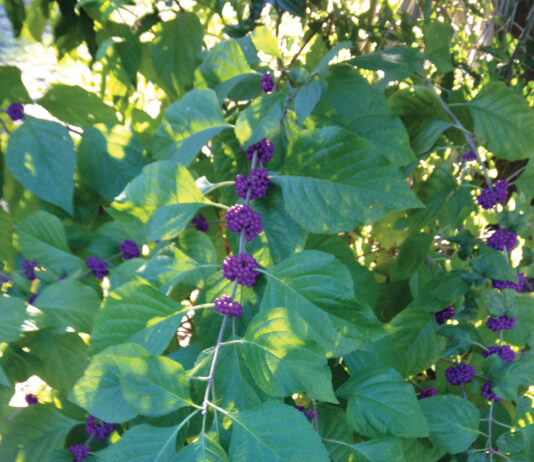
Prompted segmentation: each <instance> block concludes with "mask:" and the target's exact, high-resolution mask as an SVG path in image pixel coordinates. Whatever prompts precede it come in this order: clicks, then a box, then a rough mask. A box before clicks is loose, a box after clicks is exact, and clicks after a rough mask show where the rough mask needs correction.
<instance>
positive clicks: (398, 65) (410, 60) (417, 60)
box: [351, 47, 424, 81]
mask: <svg viewBox="0 0 534 462" xmlns="http://www.w3.org/2000/svg"><path fill="white" fill-rule="evenodd" d="M423 60H424V56H423V55H422V54H421V53H420V51H419V49H418V48H409V47H393V48H390V49H388V50H380V51H377V52H375V53H368V54H365V55H361V56H357V57H356V58H354V59H353V60H352V61H351V63H352V64H355V65H356V66H358V67H362V68H364V69H370V70H373V71H377V70H381V71H384V73H385V74H386V76H385V79H386V80H387V81H391V80H404V79H406V78H407V77H412V76H413V75H414V74H415V72H417V71H422V67H423Z"/></svg>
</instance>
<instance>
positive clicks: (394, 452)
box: [350, 438, 406, 462]
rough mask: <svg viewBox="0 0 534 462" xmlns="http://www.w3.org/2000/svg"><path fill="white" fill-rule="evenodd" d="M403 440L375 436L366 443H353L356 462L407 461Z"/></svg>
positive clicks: (351, 447) (352, 447) (352, 449)
mask: <svg viewBox="0 0 534 462" xmlns="http://www.w3.org/2000/svg"><path fill="white" fill-rule="evenodd" d="M401 441H402V440H401V439H399V438H374V439H371V440H369V441H365V442H364V443H358V444H351V445H350V449H351V451H352V453H353V454H354V457H355V459H354V461H355V462H405V461H406V459H405V458H404V451H403V448H402V442H401Z"/></svg>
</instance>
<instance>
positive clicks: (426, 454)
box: [402, 438, 445, 462]
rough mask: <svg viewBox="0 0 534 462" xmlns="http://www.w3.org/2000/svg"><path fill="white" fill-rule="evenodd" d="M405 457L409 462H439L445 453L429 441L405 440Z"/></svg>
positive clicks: (403, 443) (403, 442)
mask: <svg viewBox="0 0 534 462" xmlns="http://www.w3.org/2000/svg"><path fill="white" fill-rule="evenodd" d="M402 445H403V447H404V457H405V458H406V460H407V461H408V462H437V461H438V460H440V459H441V457H442V456H443V454H445V451H444V450H443V449H441V448H438V447H436V446H432V445H430V443H429V442H428V440H424V439H416V438H403V439H402Z"/></svg>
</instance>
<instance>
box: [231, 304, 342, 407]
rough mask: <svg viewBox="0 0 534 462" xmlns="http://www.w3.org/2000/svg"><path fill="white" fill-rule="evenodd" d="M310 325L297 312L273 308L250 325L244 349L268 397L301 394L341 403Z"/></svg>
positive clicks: (248, 362) (242, 345)
mask: <svg viewBox="0 0 534 462" xmlns="http://www.w3.org/2000/svg"><path fill="white" fill-rule="evenodd" d="M306 330H307V329H306V322H305V320H304V319H303V318H301V317H300V316H299V315H298V314H297V313H295V312H294V311H289V310H287V309H284V308H271V309H269V310H265V311H262V312H260V313H258V314H257V315H256V316H254V318H253V319H252V320H251V321H250V323H249V325H248V327H247V331H246V333H245V336H244V337H243V340H242V344H241V349H242V350H243V354H244V357H245V361H246V363H247V364H248V367H249V369H250V371H251V372H252V377H254V380H255V381H256V384H257V385H258V386H259V387H260V388H261V389H262V390H263V391H264V392H265V393H266V394H268V395H270V396H276V397H285V396H290V395H291V394H293V393H296V392H298V391H299V390H300V391H303V392H306V393H307V394H308V396H309V397H310V398H315V399H317V400H320V401H326V402H332V403H335V402H337V400H336V397H335V396H334V391H333V389H332V378H331V374H330V369H329V368H328V367H327V365H326V358H325V356H324V354H323V351H322V348H320V347H318V345H316V344H315V343H314V342H313V341H310V340H309V339H308V338H307V332H306Z"/></svg>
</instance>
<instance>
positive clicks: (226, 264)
mask: <svg viewBox="0 0 534 462" xmlns="http://www.w3.org/2000/svg"><path fill="white" fill-rule="evenodd" d="M222 268H223V276H224V277H225V278H226V279H229V280H230V281H234V280H236V279H237V282H238V284H241V285H244V286H248V287H252V286H253V285H254V284H255V283H256V278H257V277H258V276H259V275H260V273H258V272H257V271H254V268H259V265H258V262H257V261H256V259H255V258H254V257H253V256H252V255H249V254H246V253H240V254H238V255H236V256H234V257H226V258H225V259H224V260H223V262H222Z"/></svg>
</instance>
